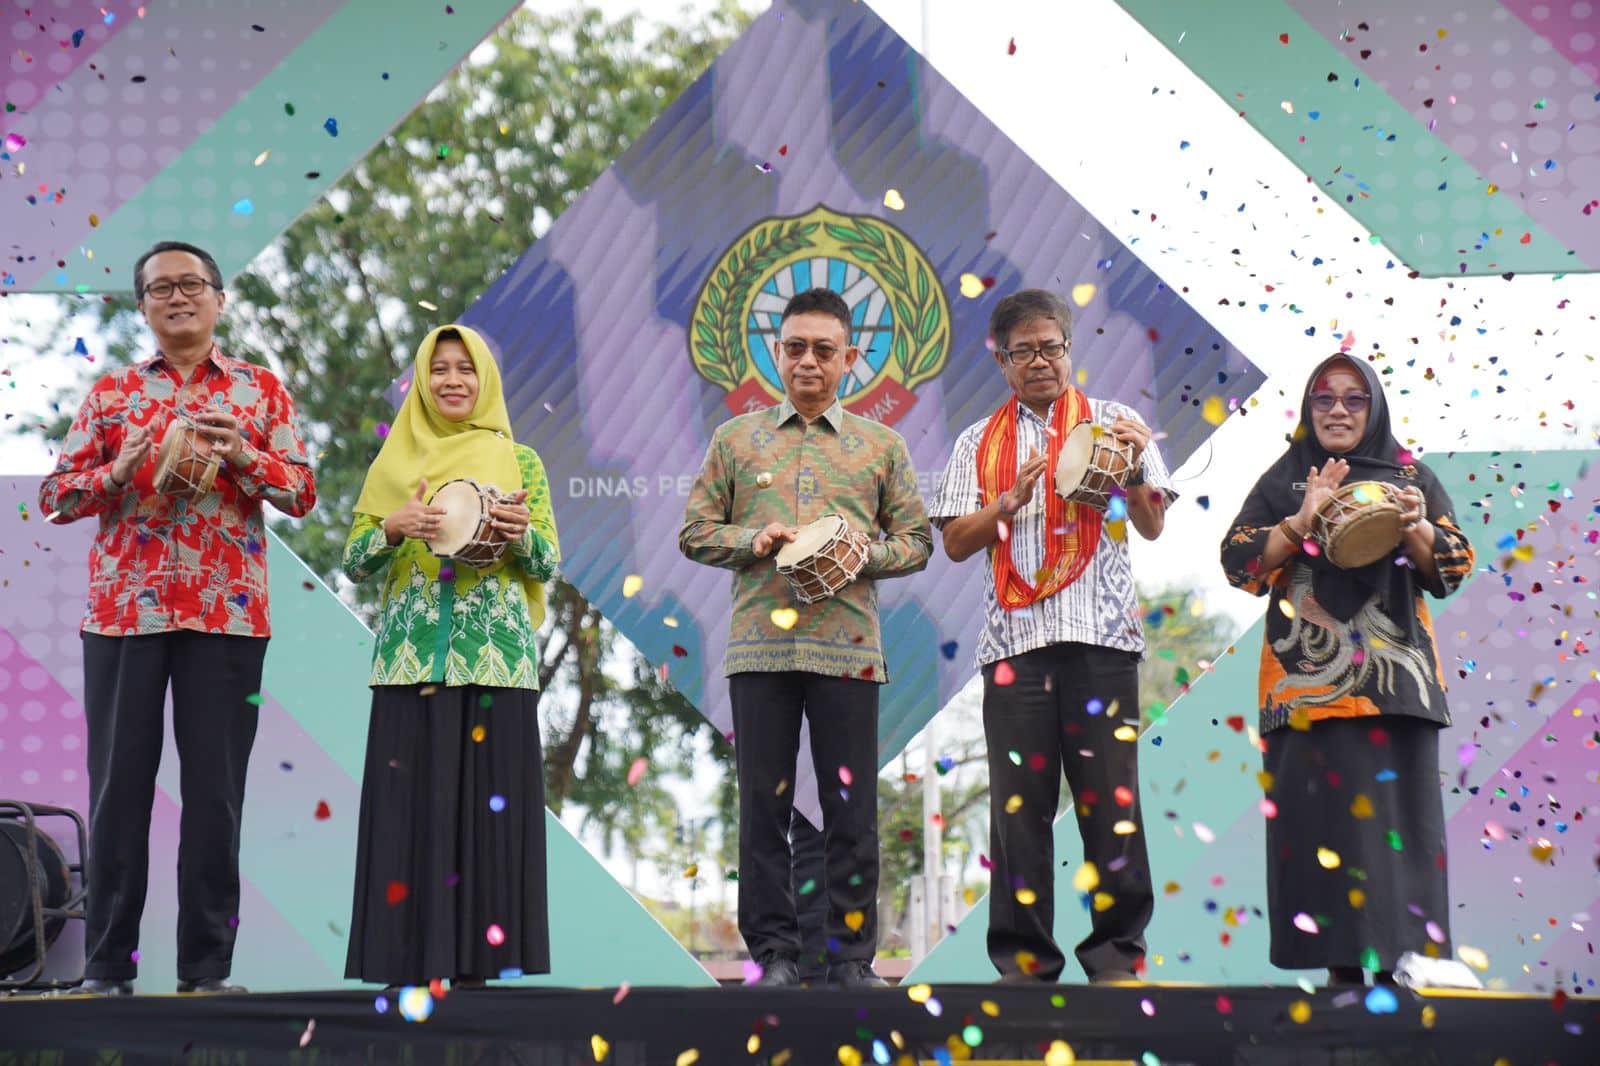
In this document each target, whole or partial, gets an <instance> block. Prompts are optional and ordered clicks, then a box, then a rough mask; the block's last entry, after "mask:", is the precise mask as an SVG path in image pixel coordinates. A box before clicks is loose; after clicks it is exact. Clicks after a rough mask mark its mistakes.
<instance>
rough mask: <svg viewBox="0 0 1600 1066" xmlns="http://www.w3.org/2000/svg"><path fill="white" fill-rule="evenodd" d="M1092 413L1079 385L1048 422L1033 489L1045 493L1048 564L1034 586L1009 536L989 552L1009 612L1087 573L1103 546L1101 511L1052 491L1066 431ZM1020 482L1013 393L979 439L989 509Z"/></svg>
mask: <svg viewBox="0 0 1600 1066" xmlns="http://www.w3.org/2000/svg"><path fill="white" fill-rule="evenodd" d="M1088 417H1089V399H1088V397H1086V396H1084V394H1083V393H1081V392H1079V391H1078V390H1077V389H1075V388H1073V387H1071V386H1070V385H1069V386H1068V387H1067V391H1066V392H1064V393H1062V394H1061V398H1060V399H1058V400H1056V404H1055V410H1054V411H1053V412H1052V414H1051V420H1050V443H1049V445H1048V447H1047V450H1046V452H1045V473H1046V475H1047V476H1045V477H1042V478H1040V479H1039V481H1038V483H1037V485H1036V486H1035V489H1034V491H1035V492H1036V493H1037V492H1043V493H1044V494H1045V510H1044V514H1045V540H1044V545H1045V549H1044V566H1043V567H1042V568H1041V569H1040V571H1039V573H1037V574H1035V575H1034V579H1035V580H1036V581H1038V582H1039V584H1038V586H1037V587H1035V586H1034V585H1033V584H1031V583H1030V582H1029V581H1028V580H1027V579H1026V578H1024V577H1023V576H1022V575H1021V574H1019V573H1018V572H1017V568H1016V565H1015V564H1014V563H1013V562H1012V560H1011V538H1010V537H1009V536H1007V537H1006V538H1004V539H1003V540H1001V542H1000V543H999V544H996V545H995V546H994V547H993V548H991V549H990V550H991V551H992V552H993V553H994V587H995V593H996V596H997V598H998V600H999V602H1000V606H1001V607H1003V608H1005V609H1006V610H1008V611H1015V610H1019V609H1020V608H1023V607H1027V606H1029V605H1030V604H1034V603H1037V602H1039V601H1040V600H1042V599H1045V598H1047V597H1049V596H1054V595H1055V594H1056V593H1058V592H1060V591H1061V590H1062V589H1064V588H1066V587H1067V586H1068V585H1070V584H1072V583H1073V582H1074V581H1076V580H1078V578H1079V577H1080V576H1081V575H1082V574H1083V572H1084V570H1085V569H1087V568H1088V566H1089V563H1090V561H1091V560H1093V559H1094V553H1095V549H1096V548H1098V547H1099V546H1100V512H1099V511H1096V510H1095V509H1094V508H1093V507H1088V506H1086V505H1084V504H1080V503H1068V502H1067V501H1066V500H1063V499H1062V498H1061V496H1060V495H1059V494H1058V493H1057V492H1056V491H1055V490H1054V487H1053V481H1054V478H1055V470H1056V464H1057V463H1058V462H1059V461H1060V459H1061V446H1062V445H1063V444H1064V443H1066V439H1067V434H1068V433H1069V432H1070V431H1071V430H1072V428H1073V427H1074V426H1076V425H1077V424H1078V423H1079V422H1082V421H1083V420H1084V419H1086V418H1088ZM1016 480H1017V398H1016V397H1015V396H1013V397H1011V399H1010V401H1009V402H1007V403H1006V404H1005V405H1004V406H1003V407H1001V408H1000V410H998V411H996V412H995V413H994V414H993V415H991V416H990V418H989V424H988V425H987V426H985V427H984V430H983V439H982V440H980V441H979V442H978V488H979V490H980V491H981V492H982V494H983V503H984V506H985V507H987V506H988V505H989V504H990V503H993V502H994V501H995V500H996V499H998V498H999V497H1000V494H1001V493H1003V492H1005V491H1006V490H1008V489H1009V488H1011V486H1012V485H1014V484H1016Z"/></svg>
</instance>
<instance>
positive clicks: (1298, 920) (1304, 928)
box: [1294, 911, 1318, 936]
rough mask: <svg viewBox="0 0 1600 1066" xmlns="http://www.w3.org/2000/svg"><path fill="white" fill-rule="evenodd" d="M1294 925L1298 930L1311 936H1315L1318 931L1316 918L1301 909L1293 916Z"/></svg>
mask: <svg viewBox="0 0 1600 1066" xmlns="http://www.w3.org/2000/svg"><path fill="white" fill-rule="evenodd" d="M1294 927H1295V928H1296V929H1298V930H1300V931H1301V932H1302V933H1310V934H1311V935H1313V936H1315V935H1316V934H1317V931H1318V930H1317V920H1316V919H1315V918H1313V917H1311V915H1309V914H1307V913H1306V912H1305V911H1301V912H1300V913H1299V914H1296V915H1295V916H1294Z"/></svg>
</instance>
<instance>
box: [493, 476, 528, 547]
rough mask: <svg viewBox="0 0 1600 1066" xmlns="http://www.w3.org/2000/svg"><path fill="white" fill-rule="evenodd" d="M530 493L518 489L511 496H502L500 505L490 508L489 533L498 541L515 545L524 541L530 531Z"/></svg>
mask: <svg viewBox="0 0 1600 1066" xmlns="http://www.w3.org/2000/svg"><path fill="white" fill-rule="evenodd" d="M527 499H528V492H527V490H526V489H518V490H517V491H516V492H513V493H512V494H511V495H509V496H502V497H500V500H499V502H498V503H496V504H494V505H493V506H492V507H490V508H489V531H490V534H491V535H492V536H493V537H494V538H495V539H496V540H503V541H505V542H506V543H508V544H514V543H516V542H517V541H519V540H521V539H522V534H524V533H526V532H527V531H528V522H529V515H528V504H527Z"/></svg>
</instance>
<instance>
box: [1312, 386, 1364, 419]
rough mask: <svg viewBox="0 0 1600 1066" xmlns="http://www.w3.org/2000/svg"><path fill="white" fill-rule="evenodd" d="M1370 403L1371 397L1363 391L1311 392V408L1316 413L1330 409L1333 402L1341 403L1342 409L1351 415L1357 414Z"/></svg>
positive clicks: (1323, 412)
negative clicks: (1340, 394)
mask: <svg viewBox="0 0 1600 1066" xmlns="http://www.w3.org/2000/svg"><path fill="white" fill-rule="evenodd" d="M1370 403H1372V397H1371V396H1368V395H1367V394H1366V393H1364V392H1347V393H1345V394H1344V395H1343V396H1335V395H1334V394H1333V393H1331V392H1313V393H1312V394H1311V409H1312V410H1313V411H1315V412H1317V413H1318V414H1323V415H1325V414H1327V413H1328V412H1329V411H1332V410H1333V408H1334V405H1335V404H1343V405H1344V409H1345V410H1346V411H1348V412H1349V413H1351V414H1353V415H1358V414H1360V413H1361V412H1362V411H1365V410H1366V409H1367V405H1368V404H1370Z"/></svg>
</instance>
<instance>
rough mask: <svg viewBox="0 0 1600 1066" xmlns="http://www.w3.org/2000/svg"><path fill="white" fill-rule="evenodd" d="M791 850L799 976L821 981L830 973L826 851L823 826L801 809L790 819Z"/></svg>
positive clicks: (791, 883)
mask: <svg viewBox="0 0 1600 1066" xmlns="http://www.w3.org/2000/svg"><path fill="white" fill-rule="evenodd" d="M789 854H790V856H791V861H792V863H793V867H792V870H791V875H790V882H789V883H790V885H791V887H792V888H793V890H794V909H795V920H796V922H797V923H798V925H799V929H800V979H801V980H802V981H821V980H823V979H824V978H826V977H827V976H828V894H827V893H826V892H824V891H822V886H823V885H824V884H826V883H827V872H828V867H827V855H826V852H825V850H824V838H823V835H822V830H820V829H818V828H817V827H816V826H814V825H812V824H811V822H810V821H809V820H808V819H807V818H806V816H805V815H803V814H801V813H800V812H799V810H796V811H794V813H793V815H792V816H791V817H790V819H789ZM807 886H810V887H809V888H807ZM802 888H806V889H807V890H806V891H805V892H802V891H800V890H801V889H802Z"/></svg>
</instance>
